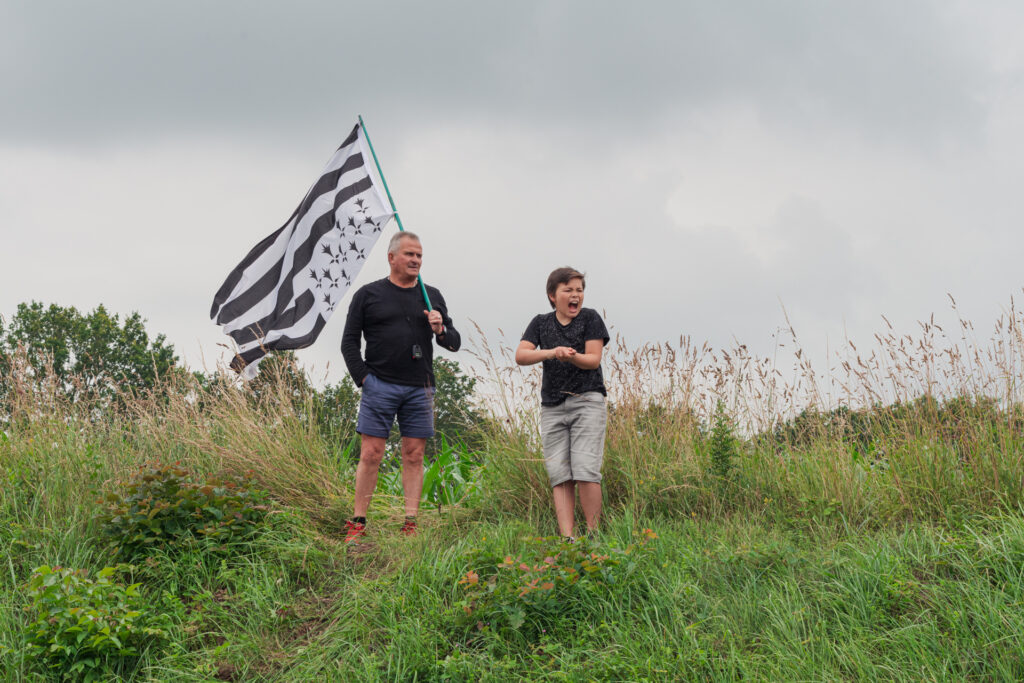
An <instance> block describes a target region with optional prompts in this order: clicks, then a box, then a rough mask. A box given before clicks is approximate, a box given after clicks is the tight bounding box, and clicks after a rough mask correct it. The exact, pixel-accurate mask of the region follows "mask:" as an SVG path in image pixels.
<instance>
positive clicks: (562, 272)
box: [547, 266, 587, 308]
mask: <svg viewBox="0 0 1024 683" xmlns="http://www.w3.org/2000/svg"><path fill="white" fill-rule="evenodd" d="M576 278H579V279H580V281H581V282H582V283H583V289H586V288H587V278H586V277H584V275H583V273H581V272H580V271H578V270H576V269H575V268H570V267H569V266H565V267H563V268H555V269H554V270H553V271H551V275H548V288H547V292H548V303H549V304H551V308H554V307H555V302H554V301H552V300H551V297H553V296H554V295H555V292H556V291H558V285H565V284H568V283H569V280H575V279H576Z"/></svg>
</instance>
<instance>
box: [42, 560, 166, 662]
mask: <svg viewBox="0 0 1024 683" xmlns="http://www.w3.org/2000/svg"><path fill="white" fill-rule="evenodd" d="M130 569H131V568H130V567H128V566H126V565H118V566H117V567H104V568H103V569H102V570H101V571H100V572H99V573H98V574H97V575H96V578H95V579H90V578H89V577H88V576H87V575H86V572H85V571H84V570H81V569H64V568H61V567H53V568H51V567H46V566H43V567H39V568H37V569H36V570H35V571H34V572H33V574H32V578H31V579H30V580H29V583H28V594H29V596H30V597H31V599H32V604H31V605H30V606H29V607H26V608H25V609H26V610H28V611H29V612H30V613H31V614H32V617H33V621H32V622H31V623H30V624H29V626H28V628H27V630H26V636H27V640H28V651H29V655H30V657H31V658H33V659H35V660H37V661H39V662H40V663H42V664H43V665H44V666H46V667H47V668H50V669H57V670H59V671H60V672H61V673H62V674H63V675H64V676H65V677H66V678H70V679H73V680H86V681H91V680H97V679H106V678H107V677H108V676H107V674H108V672H109V671H110V670H111V668H113V667H115V666H117V664H118V663H120V662H122V661H123V660H124V659H126V658H130V657H134V656H136V655H138V654H140V653H141V652H142V650H143V649H145V648H146V647H150V646H153V645H158V644H160V643H162V642H163V641H165V640H167V637H168V635H167V630H168V628H169V627H170V623H169V622H170V617H169V614H170V611H171V610H173V605H171V604H168V601H171V602H173V601H174V598H173V597H170V596H167V595H164V596H163V597H162V598H161V599H159V600H157V601H156V603H154V601H152V600H148V599H146V597H145V596H143V595H142V593H141V592H140V590H139V584H137V583H133V584H130V585H127V586H126V585H124V584H121V583H118V582H116V581H114V580H113V577H114V576H115V575H116V574H117V573H118V572H121V571H126V570H130Z"/></svg>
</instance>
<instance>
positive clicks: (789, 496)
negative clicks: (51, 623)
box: [0, 354, 1024, 683]
mask: <svg viewBox="0 0 1024 683" xmlns="http://www.w3.org/2000/svg"><path fill="white" fill-rule="evenodd" d="M650 357H651V356H650V354H648V356H645V358H647V359H649V358H650ZM644 362H645V363H647V362H648V361H647V360H645V361H644ZM609 365H612V363H611V361H609ZM613 367H615V368H616V369H615V371H614V372H609V373H608V374H609V376H611V377H623V376H627V375H628V372H629V371H630V370H629V368H625V369H624V368H623V367H620V366H613ZM645 367H646V366H645ZM631 371H632V372H633V374H634V375H635V376H641V375H642V373H643V372H648V371H649V372H651V373H654V374H658V373H662V374H668V373H669V372H670V369H669V368H666V367H657V366H656V364H655V366H654V367H653V369H649V370H644V368H643V367H640V366H639V365H634V366H633V367H632V370H631ZM271 389H272V388H271ZM627 389H628V387H626V388H623V387H622V386H618V388H617V390H616V392H613V393H614V394H615V400H614V401H613V406H614V409H613V410H612V411H611V414H610V419H609V428H608V442H607V449H606V460H605V467H604V473H605V483H604V494H605V504H606V514H605V516H604V519H603V522H602V530H601V532H600V533H599V534H598V535H597V537H596V538H593V539H588V541H587V543H589V544H592V546H590V547H592V548H593V551H594V552H595V553H596V554H597V555H598V556H601V555H604V554H608V555H609V556H611V555H613V554H614V550H612V549H613V548H619V549H622V548H625V547H628V546H629V545H630V544H631V543H637V542H639V540H640V539H641V538H643V532H644V529H648V528H649V529H652V530H653V531H654V532H655V533H656V534H657V536H658V537H657V539H655V540H652V541H650V542H649V544H648V545H647V546H646V550H645V551H644V552H642V553H637V554H636V555H631V556H630V558H629V559H628V561H627V562H625V563H623V564H622V565H620V566H621V567H622V569H621V571H620V570H618V569H616V570H615V571H610V572H609V573H608V575H607V577H605V578H604V579H603V580H602V581H592V582H586V583H584V582H580V583H579V584H578V585H577V584H572V586H571V587H569V585H568V584H567V585H566V587H561V586H560V587H558V588H551V589H544V590H552V591H561V592H557V599H556V600H552V601H549V602H543V601H540V602H538V603H532V602H530V600H531V598H529V597H527V598H523V597H522V596H519V595H518V592H517V591H516V590H511V589H508V586H507V585H505V584H502V586H501V590H499V589H498V588H496V589H495V593H494V595H495V596H496V597H495V598H494V600H493V601H492V602H490V603H488V604H487V606H486V609H484V608H483V607H482V606H481V605H482V603H481V602H477V603H473V604H469V603H468V602H467V600H468V598H469V594H468V592H467V590H468V588H467V577H468V576H470V573H473V574H475V575H476V576H478V577H482V578H483V580H485V581H486V579H487V578H489V577H491V576H497V577H498V578H497V579H495V580H496V582H497V581H500V580H504V578H503V577H505V575H502V574H501V572H502V571H505V570H503V569H498V568H496V567H495V566H494V565H495V564H496V563H497V562H496V560H495V558H504V557H505V556H510V557H513V558H516V561H517V562H518V561H519V558H523V559H524V560H525V559H526V558H528V557H529V556H530V553H531V552H534V551H535V550H536V549H537V548H538V543H540V545H541V547H543V548H544V549H545V550H544V552H545V553H550V554H551V555H554V554H556V553H557V552H558V546H557V544H556V543H554V542H549V541H540V542H538V541H536V540H533V539H536V538H537V537H546V536H552V535H554V534H555V533H556V527H555V520H554V515H553V514H552V512H551V510H550V500H549V497H550V491H549V490H548V488H547V485H546V480H545V477H544V473H543V466H542V462H541V461H540V453H539V450H538V445H537V438H536V433H535V428H534V426H533V422H532V419H531V417H530V416H531V415H532V413H531V412H530V411H529V409H528V408H526V409H522V406H524V405H528V404H524V403H522V402H516V401H510V402H509V403H510V405H515V406H517V407H516V408H515V410H516V411H518V412H516V413H515V415H514V416H513V417H514V418H515V419H510V420H509V421H507V422H506V421H503V420H493V421H492V427H493V429H492V431H491V432H489V433H488V434H487V436H486V438H485V440H484V441H485V445H484V448H483V450H482V453H481V454H480V460H481V462H482V463H483V464H482V467H481V468H480V469H479V470H478V471H476V472H475V473H472V474H471V476H470V477H469V478H470V479H471V480H472V482H471V485H470V484H467V487H466V488H467V490H471V491H473V495H472V497H471V498H470V499H468V500H466V501H464V502H463V504H462V505H460V506H451V505H442V507H441V509H440V512H438V511H437V509H436V508H435V507H433V506H425V508H424V510H423V513H422V517H421V529H422V532H421V534H420V535H419V536H417V537H414V538H406V537H403V536H401V535H400V534H399V533H398V526H399V524H400V522H401V518H402V509H401V504H400V497H399V496H397V495H395V494H396V493H397V492H396V491H395V490H393V489H394V485H395V484H394V481H392V480H388V479H386V478H385V479H382V483H381V487H382V490H381V491H380V493H381V494H384V493H390V494H391V495H378V496H377V497H376V498H375V499H374V505H373V506H372V507H371V510H370V515H369V517H370V527H369V529H370V535H369V537H368V540H367V542H366V543H364V544H361V545H360V546H358V547H355V548H353V547H346V546H345V545H344V544H343V543H342V540H341V538H342V529H341V522H342V519H343V517H344V515H345V514H347V513H348V510H349V509H350V507H349V506H350V505H351V486H352V478H353V470H352V465H353V463H352V461H351V457H350V454H348V455H346V454H345V453H343V452H341V449H340V447H339V444H333V443H327V442H325V441H324V440H323V437H322V436H321V434H320V432H319V430H318V429H317V427H316V424H315V422H314V421H313V420H312V419H311V418H310V415H311V413H310V412H308V410H305V409H303V408H302V407H301V406H300V408H299V409H298V410H296V409H295V407H294V401H293V397H291V396H289V395H288V394H287V388H286V387H282V388H280V391H278V392H275V391H273V390H267V391H265V392H264V393H263V394H262V395H261V397H260V399H259V400H258V401H256V400H254V399H253V398H252V397H251V396H249V395H248V394H246V393H245V392H244V391H240V390H236V389H233V388H231V387H230V386H227V385H224V386H217V387H216V388H215V390H211V393H209V394H204V395H201V396H200V397H201V398H202V399H203V400H195V399H196V393H195V392H196V388H195V387H194V386H183V387H180V391H170V392H169V397H167V395H165V396H164V397H163V398H160V399H156V398H153V399H145V398H140V399H137V400H135V401H133V402H131V403H130V404H128V408H129V409H128V410H127V411H126V412H125V413H123V414H120V415H116V416H107V417H106V418H104V419H95V417H96V416H95V415H94V414H92V413H91V412H90V410H89V406H83V405H73V406H72V405H65V404H60V403H59V402H56V401H52V400H50V399H48V398H47V397H46V396H25V397H21V398H19V399H18V400H19V403H17V404H16V405H14V406H13V408H12V415H11V419H10V420H9V421H7V422H6V424H5V426H4V431H3V432H2V433H0V680H9V681H31V680H60V673H61V672H60V671H54V670H47V669H45V668H44V666H43V665H42V664H41V663H40V662H38V661H36V660H34V659H33V658H32V657H31V656H30V655H29V649H28V647H27V643H26V636H25V628H26V625H27V624H28V623H30V621H31V620H32V619H33V618H34V617H33V615H32V614H31V613H30V612H29V611H27V610H26V608H27V607H30V605H31V600H30V596H29V593H28V590H27V583H28V581H29V578H30V576H31V574H32V572H33V570H34V569H35V568H36V567H39V566H42V565H47V566H51V567H52V566H57V565H59V566H62V567H68V568H74V569H82V570H87V571H88V572H89V575H90V576H95V574H96V573H97V572H98V571H99V570H101V569H102V568H103V567H105V566H112V565H114V564H116V563H117V562H119V561H120V560H119V558H118V557H117V556H115V555H114V554H113V552H112V549H111V546H110V545H109V544H106V543H104V542H103V540H102V539H101V534H100V529H99V522H98V515H99V512H100V509H101V505H100V504H99V502H98V501H99V499H100V497H101V495H102V494H103V492H104V491H109V490H110V489H111V487H113V486H115V485H116V482H117V481H120V480H122V479H124V478H125V476H126V475H127V474H128V473H129V472H130V471H131V470H132V469H133V468H134V467H135V466H137V465H138V464H139V463H141V462H144V461H162V462H173V461H175V460H180V461H182V463H183V464H184V465H185V466H187V467H188V468H189V469H190V470H191V471H193V472H196V473H209V474H218V475H219V474H242V473H245V472H247V471H250V470H251V471H252V476H253V477H254V480H255V483H256V484H257V485H258V486H259V487H260V488H262V489H264V490H266V491H267V492H268V494H269V496H270V499H271V507H272V511H271V512H270V513H269V514H268V515H267V517H266V520H265V522H263V523H262V524H261V526H260V528H259V531H258V532H257V533H256V534H255V535H254V536H253V537H252V538H248V539H235V540H232V541H230V543H229V544H228V545H227V546H225V545H224V544H223V543H220V544H218V543H216V542H214V541H209V542H204V541H195V542H191V541H189V542H185V543H182V544H180V545H178V546H175V547H168V548H156V549H154V550H152V551H150V552H148V553H145V554H144V555H142V556H138V557H135V558H134V559H133V560H132V561H133V562H134V565H135V567H134V569H132V570H131V571H130V577H129V578H130V580H132V581H136V582H139V583H140V584H141V589H142V590H143V591H144V592H145V595H146V596H147V597H148V599H149V602H148V603H147V604H149V605H152V606H153V608H154V609H156V608H159V609H160V610H162V613H165V614H166V615H167V616H168V618H169V619H168V623H169V627H168V636H169V638H168V639H167V641H166V642H164V643H162V644H161V643H155V642H154V644H153V645H152V646H150V647H148V648H147V649H144V650H143V651H142V652H141V653H140V654H139V655H138V656H134V657H123V658H111V659H110V661H107V662H104V666H103V670H104V671H105V674H104V676H105V677H106V679H108V680H126V681H175V682H178V681H210V680H240V681H243V680H244V681H282V682H283V681H304V680H327V681H354V680H355V681H473V682H474V683H478V682H482V681H510V680H523V681H525V680H531V681H535V680H540V681H591V680H595V681H644V680H650V681H662V680H700V681H704V680H722V681H733V680H739V679H744V680H787V681H788V680H801V681H802V680H886V681H888V680H913V681H918V680H978V681H982V680H1018V679H1022V678H1024V654H1022V653H1024V642H1022V641H1024V609H1022V608H1024V515H1022V514H1021V513H1022V508H1021V505H1022V503H1024V500H1022V484H1021V482H1022V481H1024V465H1022V453H1024V430H1022V428H1021V425H1022V421H1021V420H1020V419H1019V415H1020V411H1019V410H1018V409H1017V408H1016V407H1015V406H1016V405H1018V404H1011V406H1010V407H1009V408H1006V407H1004V408H1001V409H1000V408H998V407H994V404H993V403H991V402H984V401H981V400H973V399H970V400H968V399H962V398H961V399H959V401H960V402H959V403H957V404H956V406H957V408H956V409H957V411H958V412H956V413H955V414H954V413H952V412H951V411H950V410H945V409H943V408H942V407H941V406H940V405H939V404H938V403H934V402H927V401H925V402H920V403H917V404H913V405H911V407H910V408H906V407H904V408H900V409H886V410H879V411H875V412H871V413H860V414H857V415H853V416H851V415H850V414H848V413H843V414H838V413H836V414H832V415H830V416H824V417H823V416H821V415H816V414H811V415H810V416H809V417H808V416H807V415H805V416H803V417H802V418H801V420H802V421H800V422H799V425H800V429H799V430H798V429H796V428H795V427H794V428H793V429H790V431H788V432H787V431H774V432H773V431H771V430H767V431H762V432H760V433H759V434H758V435H756V438H755V434H754V433H753V432H751V431H750V430H749V429H747V430H746V432H745V433H747V436H746V437H745V438H738V439H736V440H735V441H732V440H730V439H725V438H724V436H725V432H724V431H722V430H723V429H727V428H732V427H728V426H727V425H726V421H724V417H725V416H723V421H722V423H721V425H720V428H719V429H718V435H717V436H712V435H710V430H709V427H710V422H709V420H708V419H707V418H708V417H710V413H708V414H706V415H705V416H704V418H703V419H702V418H700V417H699V416H698V415H699V411H697V410H696V406H695V405H690V404H687V403H686V402H685V401H683V400H680V399H679V397H678V396H675V397H673V396H672V395H667V394H657V393H656V392H655V393H650V394H644V393H639V394H636V393H630V390H627ZM716 403H717V402H716ZM712 405H714V404H712ZM906 405H907V404H904V406H906ZM837 415H838V416H839V417H841V418H842V420H852V419H853V418H856V419H857V420H861V422H857V425H858V426H857V429H856V430H853V432H850V430H848V429H846V427H847V426H848V423H847V422H841V421H839V422H837V420H838V418H837ZM730 417H731V418H735V417H736V415H735V411H734V413H733V414H732V415H731V416H730ZM797 424H798V422H793V423H792V424H791V426H792V425H797ZM837 425H838V426H837ZM864 425H866V426H864ZM747 427H749V424H748V425H747ZM736 429H737V431H740V430H739V428H736ZM844 430H846V431H844ZM865 430H866V431H865ZM851 433H852V434H853V436H851ZM716 443H717V444H718V445H717V446H716V445H715V444H716ZM723 444H727V445H728V448H725V446H723ZM716 449H717V450H716ZM442 451H443V452H444V454H445V457H448V458H451V457H453V456H452V452H450V451H449V450H446V449H442ZM723 454H724V455H723ZM715 458H718V460H717V462H718V467H715V462H716V460H715ZM726 458H727V459H726ZM725 464H728V465H729V466H728V467H725V466H724V465H725ZM438 476H441V475H440V474H439V475H438ZM389 482H390V484H389ZM388 486H391V489H388ZM545 544H547V545H545ZM529 561H530V562H541V561H542V560H541V558H540V557H534V558H533V559H531V560H529ZM553 561H555V558H553ZM510 576H511V574H510ZM496 586H497V583H496ZM555 594H556V593H552V595H555ZM466 607H470V613H469V614H467V612H466V609H465V608H466ZM509 615H515V617H514V618H511V619H509V618H508V616H509ZM520 617H521V618H520Z"/></svg>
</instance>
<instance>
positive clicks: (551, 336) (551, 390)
mask: <svg viewBox="0 0 1024 683" xmlns="http://www.w3.org/2000/svg"><path fill="white" fill-rule="evenodd" d="M591 339H600V340H601V341H603V342H604V343H605V344H608V328H607V327H605V325H604V321H603V320H601V315H600V314H599V313H598V312H597V311H595V310H594V309H592V308H581V309H580V312H579V314H578V315H577V316H576V317H575V318H573V319H572V320H571V321H569V324H568V325H563V324H562V323H560V322H558V318H556V317H555V312H554V311H551V312H550V313H543V314H541V315H538V316H536V317H534V319H533V320H531V321H530V324H529V325H528V326H527V327H526V332H523V341H528V342H530V343H531V344H533V345H534V346H536V347H537V348H539V349H553V348H555V347H556V346H569V347H572V348H574V349H576V353H584V352H585V351H586V346H587V342H588V341H590V340H591ZM587 391H600V392H601V393H602V394H605V395H607V393H608V392H607V391H606V390H605V388H604V375H602V374H601V366H600V365H599V366H597V367H596V368H595V369H593V370H584V369H583V368H578V367H576V366H575V365H573V364H572V363H567V362H564V361H560V360H554V359H552V360H546V361H544V374H543V380H542V381H541V387H540V404H541V405H543V406H557V405H559V404H560V403H562V402H564V401H565V399H566V398H567V397H569V396H575V395H578V394H582V393H584V392H587Z"/></svg>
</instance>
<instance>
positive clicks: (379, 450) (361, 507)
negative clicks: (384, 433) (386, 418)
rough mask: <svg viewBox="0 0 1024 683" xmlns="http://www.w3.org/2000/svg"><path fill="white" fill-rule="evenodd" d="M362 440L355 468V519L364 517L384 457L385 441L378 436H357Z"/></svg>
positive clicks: (375, 486)
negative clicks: (357, 463)
mask: <svg viewBox="0 0 1024 683" xmlns="http://www.w3.org/2000/svg"><path fill="white" fill-rule="evenodd" d="M359 436H360V437H361V439H362V443H361V446H360V448H359V465H358V466H357V467H356V500H355V505H354V507H355V515H354V516H355V517H365V516H366V510H367V509H368V508H369V507H370V499H371V498H372V497H373V490H374V489H375V488H377V470H378V469H380V461H381V459H382V458H383V457H384V445H385V444H386V443H387V439H383V438H381V437H379V436H367V435H366V434H360V435H359Z"/></svg>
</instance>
